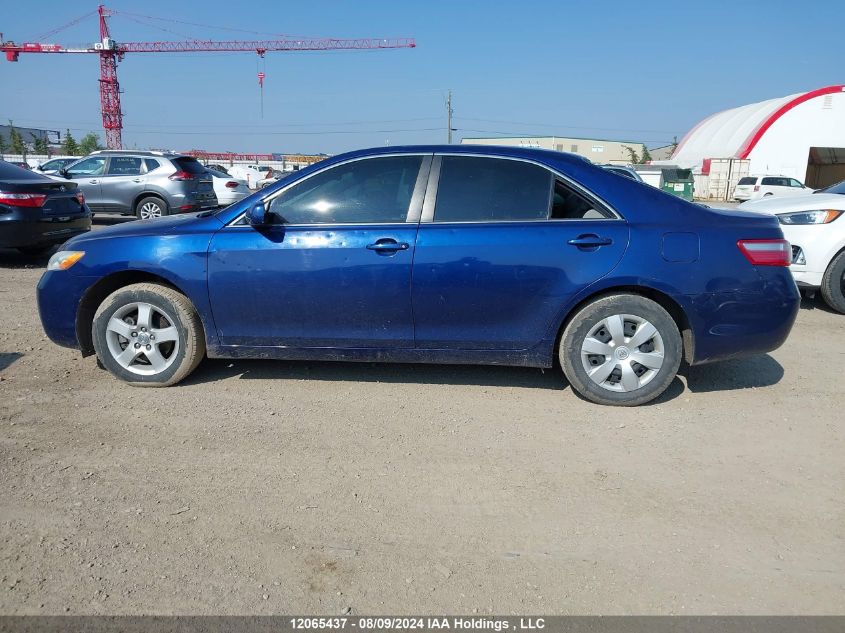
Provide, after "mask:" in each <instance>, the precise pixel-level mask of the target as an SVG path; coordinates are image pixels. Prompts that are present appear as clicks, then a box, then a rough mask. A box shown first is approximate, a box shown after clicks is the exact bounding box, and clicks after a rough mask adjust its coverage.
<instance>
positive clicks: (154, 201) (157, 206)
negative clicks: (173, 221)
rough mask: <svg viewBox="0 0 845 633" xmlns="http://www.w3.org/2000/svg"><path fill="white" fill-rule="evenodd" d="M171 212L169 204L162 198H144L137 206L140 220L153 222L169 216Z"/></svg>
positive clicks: (136, 212)
mask: <svg viewBox="0 0 845 633" xmlns="http://www.w3.org/2000/svg"><path fill="white" fill-rule="evenodd" d="M169 212H170V210H169V209H168V207H167V203H166V202H165V201H164V200H162V199H161V198H155V197H152V196H150V197H148V198H142V199H141V200H139V201H138V204H136V205H135V215H136V216H138V219H139V220H152V219H154V218H160V217H162V216H165V215H167V214H168V213H169Z"/></svg>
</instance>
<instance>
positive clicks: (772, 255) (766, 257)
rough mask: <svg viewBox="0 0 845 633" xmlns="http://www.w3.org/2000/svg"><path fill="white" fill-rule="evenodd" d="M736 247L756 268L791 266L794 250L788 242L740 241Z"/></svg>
mask: <svg viewBox="0 0 845 633" xmlns="http://www.w3.org/2000/svg"><path fill="white" fill-rule="evenodd" d="M736 245H737V246H738V247H739V250H741V251H742V254H743V255H745V257H746V259H748V261H750V262H751V263H752V264H754V265H755V266H789V265H790V264H791V263H792V248H791V247H790V245H789V242H787V241H786V240H739V241H738V242H737V243H736Z"/></svg>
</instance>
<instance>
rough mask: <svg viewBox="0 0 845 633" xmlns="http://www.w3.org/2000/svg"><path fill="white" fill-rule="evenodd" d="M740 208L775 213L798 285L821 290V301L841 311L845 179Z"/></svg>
mask: <svg viewBox="0 0 845 633" xmlns="http://www.w3.org/2000/svg"><path fill="white" fill-rule="evenodd" d="M740 208H741V209H743V210H747V211H757V212H760V213H771V214H773V215H775V216H776V217H777V219H778V220H779V221H780V224H781V229H783V236H784V237H785V238H786V239H787V240H789V243H790V244H791V245H792V266H790V269H791V270H792V276H793V277H794V278H795V281H796V282H797V284H798V287H799V288H804V289H807V290H809V291H810V292H814V291H815V290H816V289H819V290H821V294H822V297H823V298H824V300H825V303H827V305H829V306H830V307H831V308H833V309H834V310H836V311H837V312H842V313H843V314H845V217H843V216H845V181H842V182H840V183H837V184H835V185H831V186H830V187H826V188H825V189H819V190H818V191H816V192H815V193H814V194H813V195H812V196H801V197H800V198H795V197H793V198H766V199H765V200H758V201H756V202H748V203H746V204H743V205H741V207H740Z"/></svg>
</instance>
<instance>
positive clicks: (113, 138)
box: [0, 5, 416, 149]
mask: <svg viewBox="0 0 845 633" xmlns="http://www.w3.org/2000/svg"><path fill="white" fill-rule="evenodd" d="M97 14H98V15H99V18H100V41H99V42H97V43H95V44H93V45H92V46H90V47H84V48H70V47H66V46H62V45H60V44H43V43H34V42H24V43H23V44H15V43H14V42H4V41H0V51H3V52H4V53H5V54H6V60H7V61H10V62H16V61H18V57H19V56H20V54H21V53H51V54H53V53H57V54H68V53H91V54H95V55H99V57H100V109H101V111H102V114H103V129H104V130H105V132H106V146H107V147H108V148H109V149H121V148H122V147H123V140H122V131H123V112H122V111H121V108H120V83H119V82H118V79H117V63H118V62H119V61H121V60H123V56H124V55H125V54H126V53H189V52H236V51H237V52H241V51H247V52H253V51H254V52H255V53H257V54H258V55H260V56H261V57H263V56H264V54H265V53H267V52H270V51H330V50H364V49H387V48H414V47H415V46H416V42H415V41H414V40H413V39H412V38H384V39H382V38H360V39H332V38H301V39H293V38H291V39H281V40H222V41H221V40H187V41H182V42H116V41H115V40H114V39H112V37H111V33H110V32H109V25H108V21H107V18H108V17H110V16H112V15H113V14H114V11H111V10H110V9H107V8H106V7H105V6H103V5H100V6H99V7H98V9H97ZM76 21H78V20H76ZM76 21H75V22H76ZM75 22H74V23H75Z"/></svg>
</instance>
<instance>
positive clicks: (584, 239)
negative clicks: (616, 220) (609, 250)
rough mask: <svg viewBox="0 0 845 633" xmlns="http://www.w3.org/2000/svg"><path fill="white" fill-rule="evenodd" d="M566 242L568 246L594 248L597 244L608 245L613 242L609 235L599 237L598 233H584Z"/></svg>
mask: <svg viewBox="0 0 845 633" xmlns="http://www.w3.org/2000/svg"><path fill="white" fill-rule="evenodd" d="M566 243H567V244H569V245H570V246H577V247H578V248H581V249H596V248H598V247H599V246H610V245H611V244H613V240H612V239H610V238H609V237H599V236H598V235H593V234H592V233H586V234H584V235H579V236H578V237H576V238H574V239H571V240H569V241H568V242H566Z"/></svg>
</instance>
